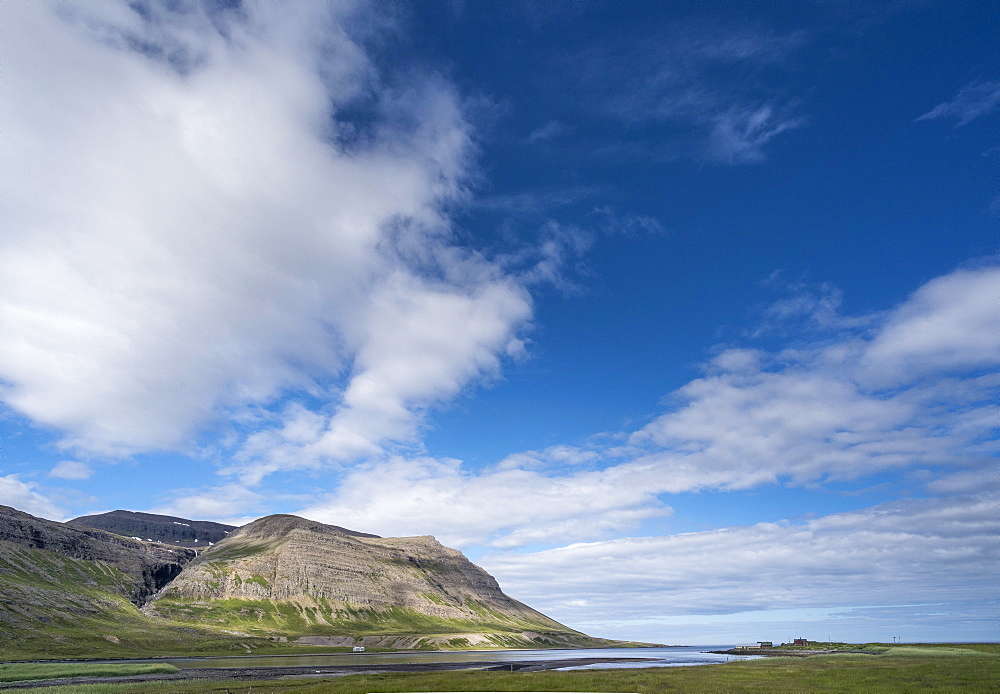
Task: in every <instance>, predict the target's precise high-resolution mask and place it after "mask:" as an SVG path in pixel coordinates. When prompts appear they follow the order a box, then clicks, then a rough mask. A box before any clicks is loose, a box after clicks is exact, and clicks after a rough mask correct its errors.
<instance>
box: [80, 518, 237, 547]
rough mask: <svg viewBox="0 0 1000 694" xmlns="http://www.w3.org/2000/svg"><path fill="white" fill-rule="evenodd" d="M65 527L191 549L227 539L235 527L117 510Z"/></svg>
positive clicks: (82, 519)
mask: <svg viewBox="0 0 1000 694" xmlns="http://www.w3.org/2000/svg"><path fill="white" fill-rule="evenodd" d="M66 524H67V525H72V526H75V527H78V528H96V529H98V530H106V531H108V532H109V533H115V534H117V535H124V536H125V537H131V538H135V539H137V540H147V541H152V542H163V543H165V544H168V545H177V546H179V547H193V548H202V547H208V546H209V545H211V544H213V543H216V542H219V541H220V540H223V539H225V537H226V535H228V534H229V533H230V532H231V531H233V530H236V526H235V525H224V524H223V523H213V522H211V521H196V520H190V519H187V518H176V517H174V516H161V515H157V514H155V513H138V512H136V511H120V510H119V511H110V512H108V513H98V514H95V515H92V516H80V517H79V518H74V519H73V520H70V521H66Z"/></svg>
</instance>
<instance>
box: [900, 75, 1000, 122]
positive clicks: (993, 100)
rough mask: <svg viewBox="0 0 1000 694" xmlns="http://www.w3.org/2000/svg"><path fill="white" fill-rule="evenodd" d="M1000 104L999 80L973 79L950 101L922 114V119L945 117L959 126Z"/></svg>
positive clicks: (920, 119) (984, 114)
mask: <svg viewBox="0 0 1000 694" xmlns="http://www.w3.org/2000/svg"><path fill="white" fill-rule="evenodd" d="M998 105H1000V81H995V80H994V81H975V82H970V83H969V84H967V85H965V86H964V87H962V88H961V89H960V90H958V94H956V95H955V97H954V98H953V99H952V100H951V101H945V102H944V103H941V104H938V105H937V106H935V107H934V108H932V109H931V110H930V111H928V112H927V113H925V114H924V115H922V116H920V117H919V118H917V120H918V121H922V120H937V119H942V118H943V119H947V120H953V121H955V127H956V128H957V127H961V126H963V125H965V124H967V123H969V122H971V121H973V120H975V119H976V118H979V117H981V116H986V115H989V114H990V113H992V112H993V111H994V110H996V108H997V106H998Z"/></svg>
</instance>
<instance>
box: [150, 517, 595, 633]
mask: <svg viewBox="0 0 1000 694" xmlns="http://www.w3.org/2000/svg"><path fill="white" fill-rule="evenodd" d="M222 605H227V607H228V613H226V614H223V613H222V610H221V609H220V607H221V606H222ZM147 612H151V613H155V614H160V615H163V616H168V617H170V618H171V619H175V620H183V619H191V618H198V619H209V620H215V619H218V620H220V621H221V622H224V623H229V624H230V626H234V627H237V628H242V629H247V630H250V631H251V632H253V631H254V630H255V627H256V628H260V629H261V630H264V631H267V630H269V629H270V630H272V631H276V632H287V633H291V634H344V633H359V632H360V631H364V630H365V629H368V630H374V631H377V632H382V633H385V632H388V631H396V632H401V633H407V632H409V633H412V632H417V631H425V632H427V631H429V632H435V631H442V632H457V631H461V632H469V631H489V630H500V631H518V630H531V631H539V630H541V631H551V632H558V633H563V634H578V632H574V631H573V630H572V629H569V628H567V627H565V626H563V625H562V624H559V623H558V622H555V621H554V620H552V619H549V618H548V617H546V616H545V615H543V614H541V613H539V612H537V611H535V610H533V609H531V608H530V607H528V606H527V605H525V604H523V603H520V602H518V601H517V600H514V599H513V598H510V597H509V596H507V595H505V594H504V593H503V591H501V590H500V586H499V585H497V582H496V581H495V580H494V579H493V577H492V576H490V575H489V574H488V573H486V572H485V571H483V570H482V569H481V568H479V567H478V566H476V565H474V564H473V563H472V562H470V561H469V560H468V559H466V558H465V556H464V555H463V554H462V553H461V552H458V551H456V550H453V549H449V548H448V547H445V546H444V545H442V544H441V543H439V542H438V541H437V540H435V539H434V538H433V537H430V536H421V537H404V538H380V537H376V536H373V535H365V534H362V533H357V532H354V531H349V530H345V529H344V528H339V527H337V526H330V525H324V524H322V523H316V522H313V521H307V520H305V519H302V518H297V517H295V516H268V517H266V518H262V519H260V520H257V521H254V522H253V523H250V524H249V525H245V526H243V527H242V528H240V529H239V530H237V531H235V532H233V533H232V534H231V535H230V536H229V537H228V538H227V539H226V540H224V541H222V542H220V543H219V544H217V545H215V546H214V547H212V548H211V549H209V550H207V551H205V552H203V553H202V554H201V555H200V556H199V557H198V559H197V560H195V561H193V562H191V563H190V564H188V565H187V566H186V567H185V569H184V571H183V572H182V573H181V575H180V576H178V577H177V578H176V579H175V580H174V581H173V582H172V583H171V584H170V585H169V586H167V587H166V588H165V589H164V590H163V591H161V593H160V594H159V595H158V596H157V597H156V599H155V600H154V601H153V602H152V603H150V605H149V606H148V607H147Z"/></svg>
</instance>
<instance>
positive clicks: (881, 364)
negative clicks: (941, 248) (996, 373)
mask: <svg viewBox="0 0 1000 694" xmlns="http://www.w3.org/2000/svg"><path fill="white" fill-rule="evenodd" d="M997 286H998V271H997V268H996V267H987V268H979V269H967V270H958V271H956V272H954V273H952V274H950V275H946V276H944V277H938V278H936V279H934V280H931V281H930V282H928V283H927V284H925V285H924V286H923V287H921V288H920V289H919V290H917V291H916V292H915V293H914V294H913V296H912V297H910V298H909V299H908V300H907V302H906V303H905V304H903V305H902V306H900V307H899V309H898V310H896V311H895V312H894V313H893V314H892V316H891V318H890V319H889V321H888V322H887V324H886V325H885V326H884V327H883V328H882V329H881V330H880V331H879V334H878V335H877V336H876V338H875V339H874V340H873V341H872V343H871V345H870V346H869V347H868V348H867V349H866V350H865V353H864V356H863V360H864V365H865V367H866V374H865V375H866V377H867V378H869V379H872V380H875V381H888V382H890V383H898V382H908V381H910V380H913V379H916V378H919V377H921V376H924V375H926V374H928V373H933V374H940V373H947V372H954V371H967V370H975V369H993V368H994V367H995V366H996V362H997V355H998V353H1000V352H998V347H1000V334H998V332H997V325H998V323H1000V304H998V302H997Z"/></svg>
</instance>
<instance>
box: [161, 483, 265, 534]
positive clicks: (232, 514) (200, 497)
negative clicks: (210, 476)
mask: <svg viewBox="0 0 1000 694" xmlns="http://www.w3.org/2000/svg"><path fill="white" fill-rule="evenodd" d="M264 500H265V499H264V497H262V496H261V495H260V494H258V493H257V492H254V491H253V490H251V489H248V488H247V487H244V486H242V485H239V484H223V485H220V486H218V487H212V488H205V489H197V490H177V498H176V499H175V500H174V501H172V502H170V503H167V504H163V505H161V506H157V507H154V508H152V509H149V513H159V514H163V515H165V516H179V517H181V518H194V519H195V520H214V521H216V522H220V523H230V524H232V525H243V524H244V523H249V522H250V521H252V520H254V519H255V518H257V517H258V516H246V515H244V514H246V513H248V512H252V511H254V510H257V509H260V508H261V507H262V506H263V502H264Z"/></svg>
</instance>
